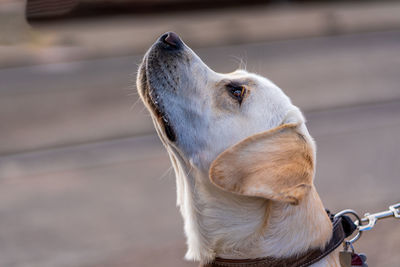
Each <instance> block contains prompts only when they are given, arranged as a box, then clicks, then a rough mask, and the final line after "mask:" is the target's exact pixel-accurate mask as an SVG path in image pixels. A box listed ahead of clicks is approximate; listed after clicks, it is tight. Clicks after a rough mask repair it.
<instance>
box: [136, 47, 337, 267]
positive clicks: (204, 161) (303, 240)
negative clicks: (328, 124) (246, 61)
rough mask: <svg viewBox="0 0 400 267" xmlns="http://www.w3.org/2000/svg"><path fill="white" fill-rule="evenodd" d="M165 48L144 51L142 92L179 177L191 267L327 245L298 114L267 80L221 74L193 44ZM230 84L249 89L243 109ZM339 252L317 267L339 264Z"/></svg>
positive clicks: (308, 143)
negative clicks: (231, 93)
mask: <svg viewBox="0 0 400 267" xmlns="http://www.w3.org/2000/svg"><path fill="white" fill-rule="evenodd" d="M165 47H166V46H165V44H163V43H162V41H158V42H156V43H155V44H154V45H153V46H152V47H151V48H150V49H149V51H148V52H147V53H146V55H145V57H144V60H143V63H142V64H141V66H140V68H139V73H138V81H137V85H138V90H139V93H140V95H141V97H142V99H143V101H144V103H145V104H146V106H147V107H148V109H149V110H150V113H151V115H152V118H153V121H154V124H155V127H156V130H157V132H158V134H159V136H160V138H161V140H162V141H163V143H164V145H165V147H166V149H167V151H168V153H169V156H170V158H171V162H172V165H173V167H174V170H175V174H176V185H177V205H178V206H179V208H180V211H181V213H182V216H183V219H184V230H185V234H186V237H187V245H188V251H187V253H186V259H188V260H195V261H200V262H203V263H205V262H209V261H212V260H213V259H214V258H215V257H216V256H219V257H222V258H232V259H235V258H236V259H240V258H259V257H266V256H273V257H289V256H292V255H295V254H299V253H302V252H304V251H307V250H308V249H310V248H315V247H323V246H324V245H325V244H326V242H327V241H328V240H329V238H330V237H331V228H332V226H331V223H330V220H329V218H328V217H327V215H326V212H325V210H324V207H323V205H322V203H321V200H320V198H319V196H318V194H317V191H316V189H315V187H314V185H313V178H314V169H315V145H314V142H313V140H312V138H311V136H310V135H309V133H308V131H307V128H306V126H305V121H304V118H303V115H302V114H301V112H300V110H299V109H298V108H297V107H296V106H294V105H293V104H292V103H291V101H290V99H289V98H288V97H287V96H286V95H285V94H284V93H283V92H282V90H281V89H279V88H278V87H277V86H276V85H274V84H273V83H272V82H270V81H269V80H267V79H265V78H263V77H261V76H258V75H256V74H251V73H248V72H246V71H243V70H239V71H236V72H234V73H230V74H220V73H216V72H214V71H212V70H211V69H210V68H208V67H207V66H206V65H205V64H204V63H203V62H202V61H201V60H200V59H199V58H198V57H197V55H196V54H194V53H193V51H192V50H190V48H188V47H187V46H186V45H183V47H182V48H181V49H180V50H179V51H172V52H171V50H168V49H166V48H165ZM231 82H234V83H235V84H240V85H243V86H244V87H245V88H246V96H245V97H244V99H243V102H242V103H237V102H235V101H236V100H234V99H233V98H232V97H230V96H229V88H230V87H229V84H230V83H231ZM227 86H228V87H227ZM227 88H228V89H227ZM165 121H168V123H167V125H170V127H171V128H172V129H173V131H174V133H175V136H176V140H170V138H168V136H167V134H166V126H165ZM337 253H338V252H337V251H335V252H334V253H332V254H330V255H329V256H328V257H326V258H324V259H322V260H321V261H320V262H318V263H316V264H314V265H313V266H340V265H339V262H338V255H337Z"/></svg>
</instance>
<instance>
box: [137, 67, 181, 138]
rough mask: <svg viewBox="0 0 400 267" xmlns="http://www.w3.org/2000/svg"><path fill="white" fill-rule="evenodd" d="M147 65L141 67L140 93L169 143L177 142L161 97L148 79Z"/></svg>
mask: <svg viewBox="0 0 400 267" xmlns="http://www.w3.org/2000/svg"><path fill="white" fill-rule="evenodd" d="M144 65H145V64H142V66H141V67H140V74H139V75H140V76H139V77H140V78H139V79H140V80H139V84H138V87H139V91H140V93H141V96H142V98H143V100H144V101H145V103H147V107H148V108H149V110H150V111H151V113H152V115H153V116H154V117H155V118H156V121H157V124H158V125H159V126H160V128H161V129H162V132H163V134H165V136H166V137H167V138H168V140H169V141H171V142H175V141H176V134H175V130H174V127H173V126H172V124H171V121H170V119H169V117H168V116H167V114H166V112H165V110H164V108H163V106H162V104H161V101H160V99H159V96H158V94H157V92H156V90H155V88H154V87H152V86H151V85H150V82H149V81H148V79H147V74H146V69H145V66H144Z"/></svg>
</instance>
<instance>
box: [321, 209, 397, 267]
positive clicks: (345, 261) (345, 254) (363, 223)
mask: <svg viewBox="0 0 400 267" xmlns="http://www.w3.org/2000/svg"><path fill="white" fill-rule="evenodd" d="M328 214H329V212H328ZM348 215H352V216H353V217H355V219H356V220H355V221H351V224H352V225H353V226H352V227H355V231H356V235H355V236H354V237H353V238H351V239H349V240H344V241H343V251H341V252H339V260H340V264H341V266H342V267H353V266H362V267H368V265H367V263H366V261H367V256H366V255H365V254H363V253H359V254H358V253H356V252H355V249H354V245H353V244H354V243H355V242H356V241H358V240H359V239H360V237H361V235H362V233H363V232H365V231H369V230H371V229H373V228H374V226H375V225H376V223H377V221H379V220H381V219H386V218H396V219H400V203H397V204H394V205H391V206H389V209H388V210H385V211H381V212H376V213H372V214H371V213H365V214H364V217H363V218H360V216H359V215H358V214H357V212H355V211H354V210H351V209H347V210H342V211H340V212H338V213H337V214H335V215H333V217H334V218H335V217H336V218H337V217H342V218H343V217H344V216H345V217H346V218H347V219H349V218H350V217H349V216H348ZM347 219H346V220H347ZM349 248H350V250H351V251H349Z"/></svg>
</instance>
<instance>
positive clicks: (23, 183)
mask: <svg viewBox="0 0 400 267" xmlns="http://www.w3.org/2000/svg"><path fill="white" fill-rule="evenodd" d="M17 2H18V1H17ZM10 3H11V2H10ZM19 3H21V2H19ZM12 5H14V3H13V4H12ZM372 6H374V8H375V10H376V9H378V10H379V9H380V10H396V8H398V6H397V4H396V3H394V4H393V6H390V4H387V3H384V4H383V5H382V6H379V5H378V4H373V5H372ZM14 7H15V6H14ZM367 7H369V8H370V6H362V7H360V9H358V10H359V11H358V12H359V13H358V14H365V10H366V9H368V8H367ZM318 8H319V9H318ZM330 8H331V9H334V8H337V7H335V6H334V5H332V6H331V7H330ZM340 8H342V9H341V10H343V12H344V13H346V12H353V13H352V15H351V16H349V17H348V18H351V19H352V21H353V23H355V24H357V23H360V24H357V25H364V26H363V27H366V28H362V27H361V26H360V27H359V28H357V27H356V28H352V30H348V31H342V32H339V33H347V34H346V35H342V34H335V35H328V36H326V31H320V32H314V33H313V34H309V32H307V31H303V32H302V31H300V29H308V28H307V26H306V25H308V24H307V21H308V20H304V19H299V20H296V23H297V24H298V25H297V26H296V28H295V29H297V30H296V31H298V32H297V35H294V37H295V38H296V39H290V34H289V33H287V35H285V36H283V37H282V36H281V37H282V38H275V37H274V35H273V31H271V30H268V29H266V30H265V32H266V33H265V35H263V38H266V39H262V40H257V39H251V38H250V37H249V39H246V40H243V39H241V40H240V41H239V42H235V41H234V40H232V39H229V38H225V37H221V38H220V39H218V38H219V37H218V34H216V36H217V37H218V38H217V37H215V38H210V40H209V41H207V42H206V41H204V42H203V43H202V42H201V40H198V39H196V36H197V33H199V36H203V35H204V36H207V33H208V31H201V30H200V29H197V30H196V31H195V32H194V31H193V32H192V30H193V28H191V27H190V25H189V24H187V25H186V26H187V28H186V29H185V28H184V27H183V28H179V27H178V26H177V25H176V24H174V23H175V21H176V20H177V18H176V17H169V16H167V15H165V16H161V17H158V18H155V19H154V20H151V22H150V20H149V18H147V22H149V23H150V25H163V26H159V28H158V27H154V29H153V28H152V27H150V26H148V24H147V22H146V18H141V20H142V23H138V22H137V21H136V19H135V18H132V20H129V19H128V18H126V17H125V18H119V19H115V20H111V19H109V20H105V21H104V20H102V21H97V20H91V21H87V22H83V24H81V25H80V26H78V24H73V23H68V24H66V25H59V26H57V27H56V26H54V28H52V27H53V26H52V25H50V26H49V27H46V29H43V30H40V29H33V30H32V29H30V28H29V26H27V25H26V24H24V23H23V22H20V21H18V20H15V22H16V23H17V22H18V23H17V26H15V27H17V28H18V29H22V28H25V27H26V32H25V33H26V34H24V33H23V32H22V30H21V31H15V36H14V35H13V34H12V33H13V31H10V32H9V33H8V35H7V36H14V37H15V40H14V41H13V42H11V43H9V44H8V46H7V47H6V46H4V42H3V46H1V47H0V55H1V58H2V59H3V55H7V57H4V58H7V60H5V61H2V62H8V63H7V64H5V65H2V66H3V67H5V66H8V68H2V69H0V133H1V138H0V184H1V186H0V217H1V224H0V266H5V267H14V266H15V267H20V266H22V267H25V266H40V267H46V266H49V267H50V266H57V267H58V266H61V267H63V266H66V267H72V266H74V267H75V266H80V267H98V266H101V267H102V266H104V267H106V266H118V267H120V266H121V267H122V266H159V265H161V264H162V265H163V266H166V267H168V266H196V264H193V263H188V262H185V261H183V260H182V258H183V255H184V253H185V244H184V242H185V240H184V236H183V229H182V222H181V217H180V215H179V213H178V211H177V209H176V207H175V185H174V177H173V173H172V170H171V168H170V163H169V159H168V157H167V154H166V152H165V151H164V149H163V148H162V145H161V143H160V142H159V141H158V138H157V137H156V136H155V134H154V131H153V128H152V125H151V122H150V119H149V117H148V115H147V112H146V111H145V110H144V108H143V106H142V104H141V103H140V102H137V95H136V94H135V87H134V84H133V81H134V78H135V70H136V68H137V64H138V63H139V62H140V59H141V56H142V54H143V52H144V49H145V47H147V46H149V45H150V44H151V43H152V42H153V39H155V38H156V37H157V36H158V35H159V34H161V33H162V32H163V31H164V27H169V28H168V29H174V30H176V31H177V32H178V33H180V34H182V36H183V38H184V39H185V40H187V42H188V43H189V45H192V46H193V47H194V48H196V49H195V50H196V52H198V54H199V55H200V56H201V57H202V58H203V59H204V61H205V62H206V63H207V64H208V65H209V66H211V67H212V68H214V69H215V70H217V71H220V72H227V71H231V70H233V69H235V68H236V67H237V66H238V65H239V63H240V61H241V60H240V59H243V61H244V62H247V68H248V70H250V71H255V72H257V73H260V74H262V75H265V76H267V77H269V78H271V79H272V80H273V81H275V82H276V83H277V84H278V85H279V86H280V87H281V88H283V89H284V91H285V92H286V93H287V94H288V95H289V96H290V97H291V98H292V100H293V102H294V103H295V104H297V105H299V106H300V107H301V108H302V110H304V111H305V114H306V117H307V119H308V126H309V129H310V132H311V134H312V135H313V136H314V137H315V139H316V141H317V145H318V153H317V155H318V164H317V177H316V184H317V189H318V191H319V193H320V195H321V197H322V199H323V201H324V203H325V205H326V207H328V208H330V209H331V210H332V211H338V210H341V209H344V208H354V209H355V210H357V211H359V212H360V213H363V212H367V211H370V212H374V211H379V210H383V209H386V208H387V206H388V205H390V204H393V203H395V202H399V201H400V197H399V196H400V194H399V184H400V181H399V175H398V174H399V173H400V165H399V156H398V151H400V142H399V135H398V132H399V130H400V88H399V84H400V54H399V53H400V52H399V51H400V32H399V31H397V29H398V28H397V26H396V25H397V24H395V23H392V24H390V23H389V24H385V26H383V24H379V25H380V26H376V27H375V28H374V27H373V26H365V25H369V24H362V23H361V22H360V21H362V19H360V17H357V16H356V15H355V14H357V12H355V10H357V6H354V5H352V6H350V7H349V8H347V9H346V6H340ZM3 10H4V9H3ZM13 10H14V9H13ZM311 10H313V12H315V13H312V14H316V15H315V17H318V16H319V15H320V16H321V17H323V18H325V15H326V13H324V12H323V11H321V10H324V9H323V8H321V7H311ZM316 10H320V11H319V12H318V11H316ZM360 10H364V11H360ZM13 12H14V11H13ZM247 12H248V13H246V12H243V14H241V16H243V17H244V21H246V14H247V17H251V14H253V13H252V12H253V11H247ZM266 12H268V10H266ZM280 12H289V11H288V10H287V9H285V10H283V11H280ZM303 12H305V13H307V12H311V11H309V10H308V11H307V9H305V8H304V9H303ZM237 13H238V11H237V10H235V9H233V10H231V11H229V10H228V11H221V13H220V12H214V13H213V12H210V13H209V14H212V15H210V20H215V21H219V20H217V19H216V17H218V16H222V17H224V16H226V17H229V16H232V17H235V14H237ZM378 13H379V12H378ZM256 14H257V13H256ZM260 14H262V11H260ZM271 14H275V13H274V12H272V13H271ZM278 14H281V13H279V12H278ZM287 14H296V13H287ZM297 14H301V12H300V13H297ZM309 14H311V13H309ZM318 14H319V15H318ZM373 14H375V13H373ZM382 14H385V13H382ZM387 14H388V15H387V18H389V17H391V15H390V14H391V13H390V12H389V13H387ZM20 15H21V14H20ZM199 16H200V15H199ZM363 16H364V15H363ZM363 16H361V18H362V17H363ZM194 17H196V16H194ZM311 17H312V16H311ZM370 17H371V18H370V20H369V21H375V17H374V16H370ZM1 18H2V19H4V16H2V17H1ZM178 18H179V16H178ZM277 18H280V16H277ZM304 18H310V16H305V17H304ZM155 21H156V22H155ZM157 21H158V22H157ZM194 21H195V23H194V24H193V25H195V26H196V25H201V22H199V21H196V19H194ZM301 21H304V24H301ZM168 22H169V23H170V24H168ZM185 22H186V21H185ZM314 22H315V21H314ZM356 22H357V23H356ZM381 22H382V20H381V21H379V23H381ZM75 23H76V22H75ZM113 23H116V24H113ZM151 23H154V24H151ZM199 23H200V24H199ZM249 23H250V22H249ZM251 23H253V24H257V23H256V21H253V22H251ZM316 23H317V26H318V27H320V26H321V24H320V23H318V22H316ZM335 23H337V24H338V25H345V23H344V22H343V21H342V20H340V19H339V20H337V22H335ZM363 23H365V22H363ZM376 23H378V22H376ZM253 24H251V25H253ZM113 25H114V26H113ZM121 25H133V26H132V27H133V28H135V27H136V29H137V30H140V29H143V32H141V33H140V34H139V31H132V32H130V30H128V28H129V27H128V26H121ZM213 25H214V24H212V25H209V26H208V27H207V29H209V28H213V31H215V33H218V31H219V32H224V29H226V28H214V27H213ZM311 25H313V23H311ZM377 25H378V24H377ZM105 26H107V27H105ZM120 26H121V27H122V29H121V32H119V33H116V32H114V30H113V29H114V28H116V29H120ZM175 26H176V27H177V29H176V28H175ZM279 26H280V24H279V23H278V24H276V22H275V23H272V22H271V25H269V27H271V28H275V29H276V32H278V33H279V30H278V29H279ZM13 27H14V26H13ZM15 27H14V28H12V27H11V28H9V29H16V28H15ZM74 27H78V28H81V29H82V31H78V35H79V36H85V34H86V33H88V32H90V31H93V33H96V34H93V35H90V36H87V40H89V41H88V43H79V42H80V41H79V42H78V43H79V44H77V43H75V45H72V46H71V47H68V46H67V47H66V46H65V44H64V43H62V42H61V45H60V46H59V47H57V45H56V44H57V42H56V41H52V40H56V39H57V38H61V37H62V38H66V39H68V38H70V37H71V36H75V35H74ZM282 27H283V26H282ZM368 27H370V28H368ZM250 28H251V27H250ZM283 28H284V27H283ZM289 28H290V27H289ZM182 29H183V30H182ZM218 29H219V30H218ZM244 29H249V27H247V26H246V27H245V28H244ZM290 29H291V28H290ZM341 29H344V28H341ZM347 29H348V28H347ZM366 29H374V30H375V31H372V32H365V31H366ZM180 30H182V32H180ZM377 30H379V31H377ZM42 31H43V32H42ZM116 31H117V30H116ZM33 32H34V36H37V37H35V38H34V40H33V41H32V40H31V39H29V38H28V39H25V38H26V36H31V35H30V34H32V33H33ZM55 32H57V34H55ZM102 32H103V34H100V33H102ZM117 32H118V31H117ZM232 32H233V30H232ZM242 32H245V30H243V31H242ZM242 32H241V33H242ZM288 32H289V31H288ZM301 32H302V33H303V34H304V36H303V38H301V37H302V36H301V35H300V33H301ZM361 32H362V33H361ZM67 33H69V34H67ZM128 33H132V34H133V33H134V34H133V37H132V39H131V41H128V39H130V38H126V39H124V38H125V37H124V36H126V35H128ZM18 34H21V35H20V37H18V36H17V35H18ZM108 34H109V35H108ZM186 34H187V35H188V36H187V38H186ZM269 34H270V35H269ZM78 35H77V36H78ZM318 35H322V36H319V37H318ZM324 35H325V36H324ZM60 36H61V37H60ZM65 36H70V37H68V38H67V37H65ZM106 36H110V37H109V39H115V38H117V39H115V40H117V41H118V38H121V39H120V40H119V42H120V43H121V46H117V48H118V49H121V50H122V51H120V50H118V49H117V51H114V52H113V51H112V50H107V49H111V48H112V47H113V44H109V45H105V47H106V49H103V50H102V49H100V50H97V47H93V50H95V52H93V54H90V52H79V53H75V52H73V53H72V52H71V54H69V52H68V51H92V50H91V48H92V47H91V44H93V43H96V42H100V41H101V40H102V39H104V38H105V39H107V38H106ZM210 36H212V32H211V33H210ZM221 36H223V35H221ZM247 36H249V35H246V38H247ZM255 36H256V35H255ZM312 36H313V37H312ZM17 37H18V38H17ZM36 38H37V39H36ZM47 38H48V40H49V41H48V43H46V42H47V41H46V42H45V41H44V40H47ZM52 38H54V39H52ZM62 38H61V39H62ZM71 38H72V37H71ZM66 39H63V40H66ZM72 39H73V38H72ZM278 39H279V40H278ZM284 39H287V40H284ZM7 40H10V38H8V39H7ZM35 40H39V41H37V42H38V43H36V41H35ZM75 40H78V39H75ZM99 40H100V41H99ZM115 40H114V41H115ZM125 40H127V41H126V42H127V43H132V44H133V43H135V42H134V40H137V43H136V44H137V45H136V46H135V47H132V50H130V49H126V50H124V49H125V48H122V46H124V47H125V46H126V43H125ZM224 40H225V43H224V42H223V41H224ZM272 40H273V41H272ZM114 41H112V42H111V43H113V42H114ZM117 41H115V42H117ZM255 41H257V42H255ZM213 42H214V43H213ZM232 42H233V43H235V45H232ZM71 43H73V42H72V41H71ZM38 47H40V48H38ZM99 47H100V45H99ZM199 47H202V48H199ZM71 49H72V50H71ZM35 51H36V52H35ZM99 51H100V52H99ZM107 51H108V52H107ZM12 53H14V54H12ZM51 55H53V56H51ZM99 55H104V57H103V58H98V57H99ZM25 56H26V58H24V57H25ZM69 56H71V57H69ZM11 59H12V60H11ZM10 62H11V63H10ZM43 63H46V64H43ZM11 66H13V67H11ZM399 230H400V224H399V222H398V221H395V220H394V219H390V220H389V219H388V220H387V221H382V222H379V223H378V225H377V226H376V227H375V228H374V230H373V231H371V232H369V233H366V234H364V236H363V237H362V239H361V241H359V242H358V243H357V245H356V248H357V249H358V250H359V251H361V252H366V253H367V255H368V258H369V260H368V262H369V266H387V265H388V266H397V265H398V262H399V261H400V256H399V254H398V253H397V252H398V250H399V248H400V231H399ZM377 244H379V245H377Z"/></svg>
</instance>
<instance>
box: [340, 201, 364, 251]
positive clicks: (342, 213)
mask: <svg viewBox="0 0 400 267" xmlns="http://www.w3.org/2000/svg"><path fill="white" fill-rule="evenodd" d="M345 214H351V215H353V216H354V217H356V219H357V220H356V221H355V222H354V224H356V225H357V230H358V227H359V226H361V225H362V221H361V218H360V216H358V214H357V212H355V211H354V210H351V209H347V210H342V211H340V212H338V213H336V214H335V216H334V218H338V217H340V216H342V215H345ZM361 234H362V232H361V231H358V233H357V234H356V235H355V236H354V237H353V238H352V239H350V240H348V241H346V242H348V243H349V244H350V245H352V244H353V243H354V242H356V241H357V240H358V239H359V238H360V237H361Z"/></svg>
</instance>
